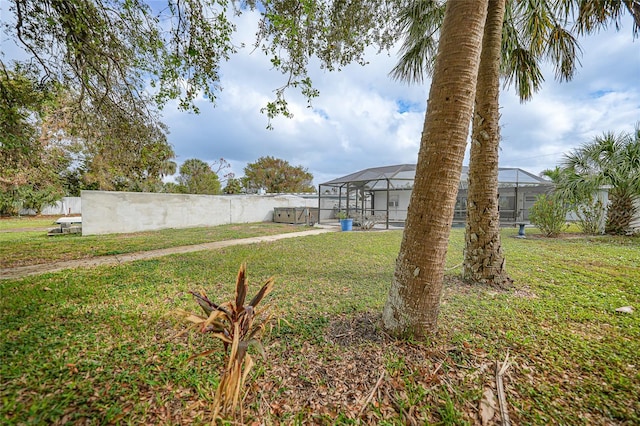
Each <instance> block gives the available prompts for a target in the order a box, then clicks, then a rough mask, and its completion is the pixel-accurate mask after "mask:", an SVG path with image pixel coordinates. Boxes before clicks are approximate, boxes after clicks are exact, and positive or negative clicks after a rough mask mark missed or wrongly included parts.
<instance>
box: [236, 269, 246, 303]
mask: <svg viewBox="0 0 640 426" xmlns="http://www.w3.org/2000/svg"><path fill="white" fill-rule="evenodd" d="M248 286H249V283H248V278H247V264H246V263H243V264H242V265H240V270H239V271H238V278H237V279H236V310H237V311H238V313H240V312H241V311H242V309H243V308H244V299H245V298H246V297H247V288H248Z"/></svg>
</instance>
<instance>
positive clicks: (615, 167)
mask: <svg viewBox="0 0 640 426" xmlns="http://www.w3.org/2000/svg"><path fill="white" fill-rule="evenodd" d="M603 187H608V193H609V205H608V206H607V219H606V224H605V232H607V233H610V234H623V233H626V232H627V231H628V230H629V227H630V224H631V221H632V220H633V218H634V216H635V214H636V212H637V209H636V205H635V202H636V201H637V199H638V197H640V123H639V124H638V125H636V128H635V130H634V132H631V133H621V134H614V133H612V132H607V133H604V134H603V135H602V136H597V137H595V138H594V140H593V141H592V142H590V143H587V144H584V145H582V146H581V147H580V148H578V149H575V150H573V151H572V152H571V153H569V154H567V155H566V156H565V160H564V162H563V164H562V173H561V175H560V179H559V182H558V186H557V190H558V192H559V193H560V194H561V195H562V196H563V198H565V199H567V200H579V199H585V198H589V197H592V196H593V194H595V193H596V192H597V191H598V190H600V189H602V188H603Z"/></svg>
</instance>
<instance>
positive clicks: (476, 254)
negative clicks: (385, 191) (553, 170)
mask: <svg viewBox="0 0 640 426" xmlns="http://www.w3.org/2000/svg"><path fill="white" fill-rule="evenodd" d="M505 5H506V0H489V9H488V13H487V22H486V24H485V28H484V37H483V39H482V54H481V56H480V67H479V70H478V87H477V91H476V105H475V115H474V118H473V130H472V135H471V156H470V160H469V192H468V198H467V227H466V233H465V249H464V262H463V272H462V273H463V276H464V278H465V279H466V280H468V281H470V282H473V283H485V284H490V285H495V286H499V287H504V286H508V285H510V284H511V282H512V281H511V279H510V278H509V276H508V275H507V273H506V271H505V259H504V254H503V252H502V243H501V241H500V212H499V210H498V148H499V145H500V123H499V121H500V112H499V110H498V107H499V102H498V98H499V95H500V47H501V44H502V23H503V20H504V13H505Z"/></svg>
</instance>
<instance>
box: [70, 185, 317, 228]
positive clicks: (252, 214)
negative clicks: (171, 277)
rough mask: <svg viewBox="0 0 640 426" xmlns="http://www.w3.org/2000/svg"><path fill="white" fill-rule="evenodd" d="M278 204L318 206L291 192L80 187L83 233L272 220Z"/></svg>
mask: <svg viewBox="0 0 640 426" xmlns="http://www.w3.org/2000/svg"><path fill="white" fill-rule="evenodd" d="M276 207H318V199H317V198H302V197H298V196H295V195H188V194H158V193H148V192H107V191H82V234H83V235H96V234H113V233H128V232H140V231H153V230H158V229H167V228H191V227H200V226H217V225H224V224H230V223H249V222H270V221H272V220H273V209H274V208H276Z"/></svg>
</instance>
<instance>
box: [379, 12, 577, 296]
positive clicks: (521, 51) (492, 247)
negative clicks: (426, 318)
mask: <svg viewBox="0 0 640 426" xmlns="http://www.w3.org/2000/svg"><path fill="white" fill-rule="evenodd" d="M441 7H442V5H441V4H438V3H435V2H433V1H431V0H424V1H423V2H420V3H419V5H413V6H411V7H409V8H407V9H406V10H405V11H404V13H403V14H401V16H400V24H401V25H402V26H403V27H404V28H405V35H406V37H405V42H404V44H403V46H402V48H401V52H402V56H401V59H400V61H399V63H398V65H396V67H395V68H394V69H393V71H392V72H391V75H392V77H394V78H396V79H400V80H407V81H416V82H417V81H421V80H422V79H423V77H424V75H425V74H427V73H429V71H430V69H431V68H430V66H431V61H432V59H431V57H432V55H433V51H434V47H433V46H435V45H436V44H437V42H436V41H435V39H434V37H435V34H436V32H437V31H436V29H437V26H438V20H437V18H438V17H439V16H440V13H439V12H440V9H441ZM488 7H489V9H488V14H487V22H486V25H485V35H484V38H483V44H482V56H481V62H480V68H479V71H478V90H477V92H476V107H475V114H474V124H473V132H472V143H471V157H470V162H469V189H468V200H467V227H466V233H465V250H464V262H463V276H464V277H465V278H466V279H467V280H468V281H471V282H482V283H487V284H491V285H496V286H501V287H502V286H507V285H509V284H510V283H511V280H510V278H509V276H508V275H507V273H506V270H505V261H504V254H503V251H502V244H501V241H500V227H499V225H500V217H499V211H498V147H499V141H500V133H499V104H498V97H499V85H500V75H501V74H502V75H504V76H506V82H507V83H514V85H515V86H516V88H517V91H518V93H519V95H520V98H521V99H522V100H528V99H530V98H531V96H532V95H533V93H534V92H535V91H537V90H538V89H539V87H540V85H541V83H542V81H543V80H544V79H543V77H542V73H541V71H540V69H539V66H538V64H539V62H541V61H542V60H543V59H550V60H551V61H552V62H553V63H554V65H555V66H556V77H558V78H559V79H561V80H562V79H565V80H568V79H570V78H571V77H572V75H573V73H574V71H575V68H576V55H577V52H578V50H579V48H578V46H577V42H576V40H575V38H574V37H573V36H572V35H571V34H570V33H569V32H568V31H566V30H565V29H564V28H563V27H562V25H560V22H558V19H557V18H556V15H558V14H559V11H558V10H556V9H553V8H552V5H551V4H550V3H549V2H542V3H541V5H539V6H538V7H534V6H532V5H531V4H530V3H529V2H516V1H508V2H507V1H505V0H491V1H490V2H489V5H488Z"/></svg>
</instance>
